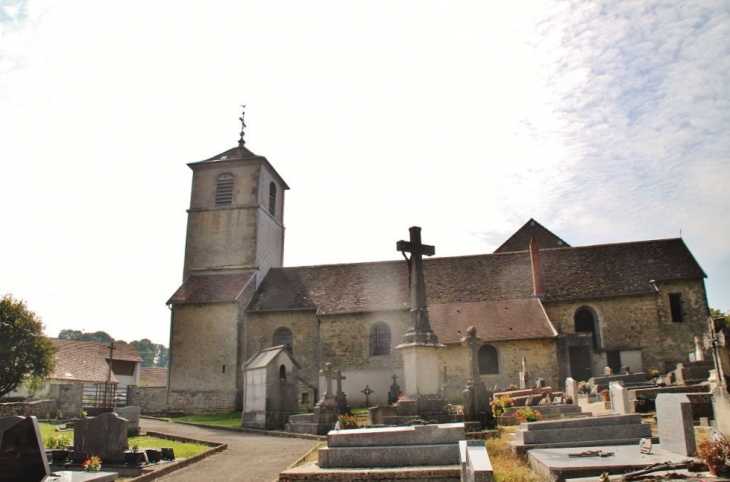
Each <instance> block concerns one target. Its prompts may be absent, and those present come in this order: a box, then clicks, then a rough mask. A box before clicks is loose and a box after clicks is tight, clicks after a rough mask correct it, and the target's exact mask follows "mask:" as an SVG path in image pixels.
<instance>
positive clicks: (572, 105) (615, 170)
mask: <svg viewBox="0 0 730 482" xmlns="http://www.w3.org/2000/svg"><path fill="white" fill-rule="evenodd" d="M241 105H246V117H245V119H246V124H247V129H246V136H245V139H246V147H248V148H249V149H250V150H251V151H253V152H254V153H256V154H258V155H262V156H265V157H266V158H267V159H268V160H269V161H270V162H271V163H272V164H273V166H274V167H275V168H276V170H277V171H278V172H279V174H280V175H281V176H282V177H283V178H284V180H285V181H286V182H287V184H288V185H289V186H290V188H291V189H290V190H289V191H287V193H286V201H285V214H284V223H285V225H286V246H285V255H284V258H285V259H284V263H285V265H286V266H302V265H314V264H330V263H348V262H365V261H380V260H396V259H402V258H401V255H400V253H398V252H397V251H396V250H395V243H396V241H398V240H399V239H405V238H407V237H408V228H409V227H410V226H421V227H422V229H423V231H422V236H423V241H424V242H425V243H428V244H432V245H435V246H436V254H437V256H457V255H464V254H480V253H491V252H492V251H493V250H494V249H495V248H496V247H497V246H499V245H500V244H501V243H502V242H503V241H504V240H506V239H507V238H508V237H509V236H510V235H511V234H512V233H513V232H514V231H516V230H517V229H518V228H519V227H520V226H522V225H523V224H524V223H525V222H527V220H529V219H530V218H534V219H536V220H537V221H539V222H540V223H541V224H543V225H544V226H546V227H547V228H548V229H550V230H551V231H553V232H554V233H556V234H557V235H558V236H560V237H561V238H563V239H564V240H566V241H567V242H568V243H570V244H571V245H573V246H580V245H592V244H603V243H615V242H628V241H639V240H648V239H662V238H675V237H679V236H681V237H682V238H683V239H684V241H685V243H686V244H687V245H688V247H689V248H690V250H691V251H692V253H693V254H694V256H695V258H696V259H697V261H698V262H699V264H700V265H701V266H702V268H703V269H704V271H705V272H706V273H707V275H708V278H707V280H706V286H707V292H708V300H709V304H710V306H711V307H714V308H718V309H721V310H724V311H726V310H728V309H730V241H729V240H730V222H728V215H727V210H728V207H729V204H730V202H729V201H728V197H727V195H726V191H727V186H728V185H729V184H730V162H728V153H730V135H728V134H729V131H730V3H728V2H726V1H711V0H703V1H701V2H700V1H698V2H687V1H683V0H678V1H672V2H664V1H662V2H654V1H621V2H611V1H607V2H590V1H580V2H537V1H534V2H533V1H513V2H432V1H401V2H384V1H369V2H339V1H311V2H294V1H285V0H282V1H277V2H249V1H238V0H237V1H212V2H203V3H200V2H181V1H166V0H160V1H154V2H150V1H127V2H99V1H98V0H91V1H84V0H43V1H40V0H0V205H1V206H2V220H3V222H2V228H1V229H0V294H4V293H10V294H12V295H13V296H14V297H15V298H18V299H22V300H25V301H26V303H27V305H28V307H29V308H30V309H31V310H33V311H34V312H35V313H36V314H37V315H38V316H39V317H40V318H41V319H42V320H43V323H44V324H45V327H46V332H47V334H48V335H50V336H57V335H58V333H59V332H60V331H61V330H63V329H73V330H84V331H88V332H94V331H98V330H103V331H106V332H107V333H109V334H110V335H111V336H113V337H114V338H116V339H122V340H126V341H132V340H135V339H142V338H149V339H151V340H152V341H153V342H155V343H161V344H164V345H168V344H169V327H170V311H169V309H168V308H167V306H166V304H165V302H166V301H167V300H168V299H169V297H170V296H171V295H172V294H173V292H174V291H175V290H176V289H177V288H178V286H179V285H180V284H181V282H182V269H183V255H184V248H185V229H186V219H187V218H186V216H187V214H186V209H187V208H188V206H189V202H190V186H191V179H192V176H191V174H192V171H191V170H190V169H189V168H188V167H187V166H186V164H188V163H191V162H197V161H200V160H204V159H208V158H210V157H212V156H214V155H216V154H218V153H220V152H223V151H225V150H227V149H229V148H231V147H234V146H235V145H236V143H237V140H238V134H239V131H240V122H239V120H238V118H239V116H240V114H241V107H240V106H241Z"/></svg>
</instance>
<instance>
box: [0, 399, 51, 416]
mask: <svg viewBox="0 0 730 482" xmlns="http://www.w3.org/2000/svg"><path fill="white" fill-rule="evenodd" d="M56 407H57V404H56V401H55V400H36V401H33V402H10V403H0V417H12V416H15V415H23V416H29V415H35V416H36V417H38V418H43V419H45V418H46V417H47V416H48V414H50V415H51V416H52V417H54V418H55V417H56Z"/></svg>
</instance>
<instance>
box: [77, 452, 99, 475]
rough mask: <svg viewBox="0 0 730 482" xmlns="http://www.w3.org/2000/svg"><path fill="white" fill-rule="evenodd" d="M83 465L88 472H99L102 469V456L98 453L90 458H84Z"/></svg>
mask: <svg viewBox="0 0 730 482" xmlns="http://www.w3.org/2000/svg"><path fill="white" fill-rule="evenodd" d="M82 465H83V467H84V470H85V471H86V472H98V471H100V470H101V457H99V456H98V455H92V456H91V457H89V458H88V459H86V460H84V463H83V464H82Z"/></svg>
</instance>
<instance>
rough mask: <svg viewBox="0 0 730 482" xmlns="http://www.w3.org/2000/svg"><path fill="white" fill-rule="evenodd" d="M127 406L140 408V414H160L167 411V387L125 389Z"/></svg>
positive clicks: (133, 387)
mask: <svg viewBox="0 0 730 482" xmlns="http://www.w3.org/2000/svg"><path fill="white" fill-rule="evenodd" d="M127 405H128V406H130V407H131V406H136V407H141V409H142V413H162V412H164V411H166V410H167V387H138V386H136V385H131V386H130V387H129V388H128V389H127Z"/></svg>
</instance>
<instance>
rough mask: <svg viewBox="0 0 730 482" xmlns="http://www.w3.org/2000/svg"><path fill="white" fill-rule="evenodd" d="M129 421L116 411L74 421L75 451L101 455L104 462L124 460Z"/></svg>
mask: <svg viewBox="0 0 730 482" xmlns="http://www.w3.org/2000/svg"><path fill="white" fill-rule="evenodd" d="M128 430H129V422H127V421H126V420H125V419H123V418H120V417H119V416H118V415H117V414H116V413H103V414H101V415H99V416H98V417H89V418H83V419H79V420H76V421H75V422H74V453H78V452H81V453H83V452H87V453H89V454H93V455H98V456H99V457H101V460H102V464H104V463H110V462H123V461H124V450H125V449H126V448H127V431H128Z"/></svg>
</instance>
